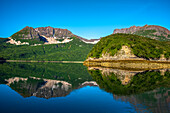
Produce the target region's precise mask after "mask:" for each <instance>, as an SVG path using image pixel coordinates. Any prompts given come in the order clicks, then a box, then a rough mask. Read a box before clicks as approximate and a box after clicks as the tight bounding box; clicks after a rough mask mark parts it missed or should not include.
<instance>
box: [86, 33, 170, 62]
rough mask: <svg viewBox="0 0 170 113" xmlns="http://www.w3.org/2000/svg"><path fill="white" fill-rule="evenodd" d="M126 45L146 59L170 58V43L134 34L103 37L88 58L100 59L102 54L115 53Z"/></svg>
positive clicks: (112, 54)
mask: <svg viewBox="0 0 170 113" xmlns="http://www.w3.org/2000/svg"><path fill="white" fill-rule="evenodd" d="M123 45H126V46H128V47H130V48H131V49H132V52H133V54H135V55H136V56H138V57H141V58H146V59H155V58H160V57H161V54H164V56H165V58H167V59H168V58H170V43H169V42H161V41H158V40H154V39H150V38H146V37H142V36H138V35H132V34H112V35H109V36H106V37H103V38H102V39H101V40H100V41H99V42H98V43H97V44H96V45H95V46H94V47H93V48H92V50H91V51H90V53H89V54H88V57H92V58H100V57H101V56H102V54H105V53H109V54H110V55H111V56H114V55H115V53H116V52H117V51H118V50H120V49H121V47H122V46H123Z"/></svg>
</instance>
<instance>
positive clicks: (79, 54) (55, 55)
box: [0, 37, 93, 61]
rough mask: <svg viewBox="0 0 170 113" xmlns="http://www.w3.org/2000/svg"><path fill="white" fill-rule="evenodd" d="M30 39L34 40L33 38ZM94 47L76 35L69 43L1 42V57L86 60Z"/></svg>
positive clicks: (12, 58) (10, 58)
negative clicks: (19, 43) (31, 44)
mask: <svg viewBox="0 0 170 113" xmlns="http://www.w3.org/2000/svg"><path fill="white" fill-rule="evenodd" d="M27 40H28V39H27ZM29 40H30V41H32V39H29ZM1 42H2V41H1ZM27 42H28V41H27ZM92 47H93V44H86V43H84V42H82V41H81V40H80V39H78V38H74V37H73V41H71V42H69V43H63V44H49V45H38V46H30V45H19V46H17V45H11V44H7V43H5V42H2V43H1V44H0V58H4V59H9V60H46V61H47V60H48V61H54V60H55V61H84V60H85V59H86V56H87V54H88V53H89V52H90V50H91V49H92Z"/></svg>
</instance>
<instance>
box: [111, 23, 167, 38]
mask: <svg viewBox="0 0 170 113" xmlns="http://www.w3.org/2000/svg"><path fill="white" fill-rule="evenodd" d="M116 33H125V34H136V35H140V36H145V37H149V38H152V39H156V40H161V41H167V40H170V31H169V30H168V29H166V28H164V27H162V26H157V25H147V24H146V25H144V26H142V27H140V26H137V27H136V26H131V27H130V28H122V29H115V30H114V32H113V34H116Z"/></svg>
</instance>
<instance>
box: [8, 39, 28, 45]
mask: <svg viewBox="0 0 170 113" xmlns="http://www.w3.org/2000/svg"><path fill="white" fill-rule="evenodd" d="M9 39H10V40H9V41H7V42H6V43H10V44H15V45H29V43H28V42H21V41H16V40H15V39H11V37H9Z"/></svg>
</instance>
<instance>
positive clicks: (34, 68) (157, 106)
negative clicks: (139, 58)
mask: <svg viewBox="0 0 170 113" xmlns="http://www.w3.org/2000/svg"><path fill="white" fill-rule="evenodd" d="M169 81H170V71H169V69H162V70H149V71H146V70H145V71H143V70H123V69H110V68H102V67H88V68H87V67H85V66H83V65H82V64H61V63H3V64H0V91H1V93H0V113H38V112H40V113H46V112H56V113H70V112H72V113H129V112H132V113H135V112H136V113H137V112H139V113H146V112H148V113H150V112H153V113H155V112H158V113H159V112H160V113H169V112H170V82H169Z"/></svg>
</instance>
